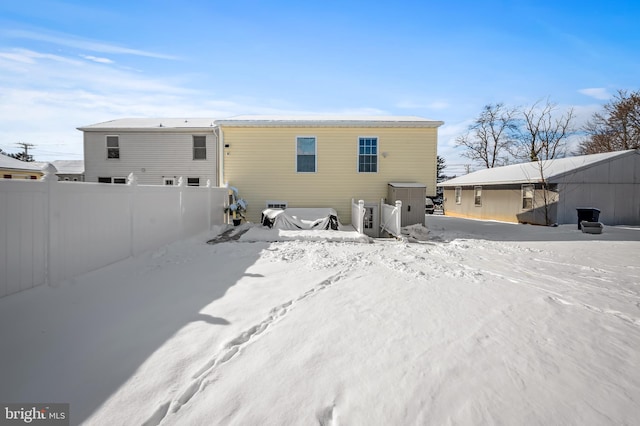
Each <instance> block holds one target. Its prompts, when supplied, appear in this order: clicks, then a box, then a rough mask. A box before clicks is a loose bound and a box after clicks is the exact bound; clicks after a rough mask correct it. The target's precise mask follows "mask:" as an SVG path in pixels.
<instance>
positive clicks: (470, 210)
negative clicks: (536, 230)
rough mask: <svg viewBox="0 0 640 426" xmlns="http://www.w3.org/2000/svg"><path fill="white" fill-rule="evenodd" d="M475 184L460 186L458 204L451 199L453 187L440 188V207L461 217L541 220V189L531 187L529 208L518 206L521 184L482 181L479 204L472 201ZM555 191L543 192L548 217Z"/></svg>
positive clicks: (453, 194)
mask: <svg viewBox="0 0 640 426" xmlns="http://www.w3.org/2000/svg"><path fill="white" fill-rule="evenodd" d="M474 188H475V186H463V187H462V199H461V202H460V204H456V202H455V188H454V187H447V188H444V198H445V202H444V211H445V214H446V215H447V216H455V217H465V218H472V219H483V220H499V221H502V222H512V223H518V222H526V223H532V224H544V223H545V217H544V192H543V191H542V189H539V188H537V189H535V190H534V197H533V208H532V209H523V208H522V185H521V184H514V185H484V186H482V205H481V206H476V205H475V197H474V195H475V190H474ZM557 201H558V194H557V193H556V192H553V191H548V192H547V202H548V204H549V213H550V217H552V218H554V217H555V212H556V206H555V204H554V203H557Z"/></svg>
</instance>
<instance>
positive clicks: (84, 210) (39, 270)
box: [0, 173, 228, 297]
mask: <svg viewBox="0 0 640 426" xmlns="http://www.w3.org/2000/svg"><path fill="white" fill-rule="evenodd" d="M227 194H228V190H227V189H226V188H217V187H210V186H207V187H187V186H184V185H180V186H143V185H137V183H136V182H135V178H134V177H133V176H131V177H130V179H129V183H128V184H127V185H116V184H99V183H85V182H82V183H76V182H64V183H62V182H60V183H59V182H57V178H56V177H55V175H51V174H50V173H49V174H47V175H45V177H44V178H43V180H41V181H29V180H0V297H3V296H6V295H9V294H12V293H16V292H18V291H21V290H26V289H28V288H31V287H35V286H38V285H42V284H45V283H48V284H50V285H55V284H56V283H59V282H61V281H64V280H67V279H69V278H72V277H74V276H76V275H79V274H82V273H85V272H89V271H92V270H95V269H98V268H101V267H103V266H106V265H109V264H111V263H114V262H117V261H119V260H122V259H125V258H127V257H130V256H135V255H137V254H138V253H141V252H143V251H145V250H150V249H153V248H157V247H159V246H161V245H163V244H167V243H170V242H172V241H175V240H177V239H180V238H185V237H189V236H193V235H196V234H198V233H201V232H205V231H207V230H209V229H210V228H211V226H212V225H221V224H223V223H224V205H225V202H226V200H227Z"/></svg>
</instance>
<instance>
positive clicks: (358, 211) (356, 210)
mask: <svg viewBox="0 0 640 426" xmlns="http://www.w3.org/2000/svg"><path fill="white" fill-rule="evenodd" d="M351 226H353V227H354V228H355V229H356V231H358V233H359V234H364V201H363V200H359V201H358V203H357V204H356V202H355V200H354V199H353V198H352V199H351Z"/></svg>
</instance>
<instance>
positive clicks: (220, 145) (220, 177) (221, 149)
mask: <svg viewBox="0 0 640 426" xmlns="http://www.w3.org/2000/svg"><path fill="white" fill-rule="evenodd" d="M218 155H219V158H220V160H219V161H218V187H222V186H223V185H225V186H226V184H225V182H224V132H223V130H222V127H220V126H218Z"/></svg>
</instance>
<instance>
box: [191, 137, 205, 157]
mask: <svg viewBox="0 0 640 426" xmlns="http://www.w3.org/2000/svg"><path fill="white" fill-rule="evenodd" d="M193 159H194V160H206V159H207V137H206V136H194V137H193Z"/></svg>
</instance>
